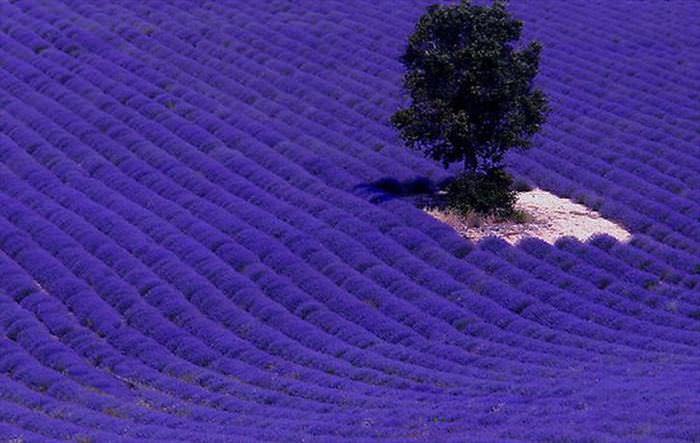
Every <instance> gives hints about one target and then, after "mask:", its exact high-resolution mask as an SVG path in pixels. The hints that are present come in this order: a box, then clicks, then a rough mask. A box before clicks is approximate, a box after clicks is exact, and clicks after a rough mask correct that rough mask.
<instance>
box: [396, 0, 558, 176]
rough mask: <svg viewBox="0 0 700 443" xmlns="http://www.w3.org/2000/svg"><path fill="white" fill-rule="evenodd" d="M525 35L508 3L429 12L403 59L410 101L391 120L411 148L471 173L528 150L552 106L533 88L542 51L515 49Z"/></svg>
mask: <svg viewBox="0 0 700 443" xmlns="http://www.w3.org/2000/svg"><path fill="white" fill-rule="evenodd" d="M521 29H522V22H520V21H518V20H515V19H513V18H512V17H511V16H510V15H509V14H508V12H507V11H506V4H505V2H503V1H496V2H495V3H494V4H493V6H491V7H484V6H474V5H472V4H471V3H470V2H469V1H467V0H463V1H462V2H461V3H460V4H459V5H453V6H439V5H433V6H430V7H429V8H428V11H427V13H426V14H425V15H423V17H421V19H420V21H419V22H418V25H417V27H416V30H415V32H414V34H413V35H412V36H411V37H410V39H409V42H408V47H407V48H406V52H405V53H404V55H403V56H402V59H401V60H402V62H403V63H404V65H405V66H406V68H407V73H406V75H405V77H404V87H405V88H406V90H407V91H408V92H409V93H410V95H411V99H412V103H411V104H410V106H409V107H407V108H405V109H401V110H399V111H398V112H396V113H395V114H394V115H393V116H392V119H391V120H392V123H393V124H394V126H396V127H397V129H398V130H399V131H400V133H401V136H402V138H403V139H404V141H405V142H406V144H407V145H408V146H410V147H412V148H414V149H419V150H422V151H423V152H425V153H426V155H428V156H430V157H431V158H433V159H435V160H437V161H440V162H442V163H443V165H444V166H447V165H449V164H450V163H453V162H457V161H463V162H464V169H465V170H467V171H469V172H471V173H476V172H478V171H479V170H483V171H485V170H488V169H491V168H495V167H498V166H499V165H500V163H501V162H502V160H503V156H504V155H505V153H506V152H507V150H508V149H510V148H527V147H529V146H530V139H531V137H532V135H534V134H535V132H537V130H539V128H540V126H541V125H542V123H543V122H544V119H545V114H546V111H547V101H546V98H545V96H544V94H543V93H542V91H540V90H537V89H534V87H533V84H532V83H533V79H534V77H535V75H536V74H537V70H538V64H539V56H540V52H541V49H542V48H541V46H540V44H539V43H537V42H532V43H530V44H529V45H527V46H525V47H524V48H522V49H520V50H516V48H515V47H514V43H516V42H517V41H518V40H519V38H520V33H521Z"/></svg>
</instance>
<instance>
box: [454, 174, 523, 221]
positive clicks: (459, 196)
mask: <svg viewBox="0 0 700 443" xmlns="http://www.w3.org/2000/svg"><path fill="white" fill-rule="evenodd" d="M512 185H513V179H512V178H511V177H510V175H508V174H507V173H506V172H505V171H503V169H500V168H495V169H490V170H488V171H487V172H485V173H480V174H477V173H473V172H463V173H461V174H460V175H458V176H457V177H456V178H455V179H454V180H453V181H452V182H450V184H449V185H448V186H447V206H448V207H449V208H450V209H452V210H453V211H455V212H457V213H458V214H460V215H464V216H466V215H467V214H469V213H472V212H477V213H480V214H487V215H494V216H496V217H501V218H509V217H513V216H514V215H518V214H517V212H516V211H515V210H514V206H515V202H516V200H517V195H516V192H515V191H514V190H513V188H512Z"/></svg>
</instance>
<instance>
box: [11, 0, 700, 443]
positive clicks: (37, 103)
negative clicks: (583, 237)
mask: <svg viewBox="0 0 700 443" xmlns="http://www.w3.org/2000/svg"><path fill="white" fill-rule="evenodd" d="M511 3H512V4H511V9H512V11H513V13H514V14H515V15H516V16H517V17H519V18H521V19H523V20H524V21H525V23H526V26H525V33H526V36H527V38H537V39H539V40H541V41H542V42H543V44H544V48H545V49H544V52H543V56H542V57H543V59H542V69H541V75H540V78H539V80H538V81H539V82H540V83H541V85H542V87H543V88H544V89H545V91H546V92H547V94H549V96H550V97H551V102H552V107H553V112H552V115H551V118H550V120H549V122H548V124H547V126H546V128H545V129H544V131H543V133H542V134H541V136H539V137H538V138H537V139H536V143H535V145H536V147H535V148H534V149H533V150H531V151H530V152H527V153H524V154H514V155H512V156H511V157H510V158H509V167H510V170H511V171H512V172H513V173H514V174H515V175H517V176H519V177H521V178H523V179H526V180H528V181H530V182H531V183H533V184H534V185H536V186H538V187H540V188H542V189H545V190H547V191H550V192H552V193H554V194H556V195H559V196H562V197H566V198H571V199H574V200H575V201H577V202H580V203H582V204H584V205H586V206H587V207H589V208H591V209H594V210H597V211H599V212H600V213H601V214H603V215H604V216H605V217H607V218H610V219H613V220H615V221H616V222H618V223H620V224H622V225H624V226H625V228H626V229H628V230H629V231H630V232H631V233H632V235H633V236H632V239H631V240H630V241H629V242H627V243H618V242H617V241H616V240H614V239H612V238H610V237H605V236H600V237H598V238H595V239H593V240H591V241H589V242H586V243H581V242H579V241H576V240H574V239H563V240H560V241H559V242H557V243H556V244H555V245H549V244H547V243H544V242H542V241H539V240H534V239H533V240H524V241H522V242H520V243H519V244H518V245H517V246H511V245H509V244H507V243H505V242H504V241H500V240H497V239H487V240H484V241H482V242H480V243H478V244H473V243H470V242H469V241H467V240H465V239H463V238H461V237H460V236H459V235H458V234H457V233H455V232H454V231H453V230H452V229H451V228H450V227H449V226H447V225H444V224H442V223H440V222H439V221H437V220H435V219H433V218H432V217H430V216H429V215H428V214H425V213H424V212H423V211H422V210H421V209H420V208H417V207H415V206H414V205H412V204H411V203H410V201H408V199H405V198H402V196H403V195H405V194H407V193H411V192H414V191H415V189H414V188H416V187H417V186H415V185H416V184H420V183H425V182H432V183H438V182H440V181H441V180H444V179H446V178H447V177H449V175H450V171H445V170H443V169H441V168H440V167H439V166H437V165H435V164H433V163H431V162H429V161H427V160H425V159H423V158H422V157H421V156H420V155H418V154H416V153H412V152H410V151H408V150H406V149H405V148H404V147H402V146H401V144H400V142H399V140H398V138H397V136H396V133H395V132H394V131H393V130H392V128H391V127H390V125H389V123H388V119H389V117H390V115H391V113H392V112H393V111H394V110H395V109H396V108H397V107H398V106H399V105H400V104H401V103H402V100H403V98H402V97H403V94H402V91H401V90H400V88H399V85H400V80H401V75H402V70H401V65H400V64H399V62H398V61H397V57H398V56H399V54H400V53H401V52H402V51H403V47H404V46H403V45H404V44H405V40H406V38H407V36H408V35H409V33H410V32H411V31H412V27H413V24H414V23H415V21H416V19H417V18H418V17H419V16H420V14H421V13H422V12H423V10H424V7H425V6H426V5H427V4H428V2H424V1H418V2H416V1H411V2H399V1H385V0H372V1H368V0H324V1H312V0H299V1H282V0H271V1H264V2H263V1H261V2H252V1H243V0H240V1H222V2H218V1H209V2H200V1H186V0H182V1H177V2H171V1H160V0H153V1H147V2H144V1H141V0H120V1H115V2H107V1H97V0H62V1H59V0H50V1H32V0H18V1H1V2H0V441H6V440H11V441H61V440H73V441H76V440H78V441H95V442H98V441H100V442H101V441H137V440H158V441H168V442H172V441H201V442H217V441H238V440H242V441H253V440H268V441H277V440H286V441H316V440H319V441H344V440H348V441H355V440H364V439H367V440H370V439H387V440H391V441H396V440H399V441H403V440H408V439H412V438H413V439H421V440H425V441H448V440H451V439H454V440H455V441H479V440H484V441H508V440H537V441H542V440H552V441H562V440H566V439H571V440H576V441H578V440H579V439H581V440H583V439H588V440H593V441H608V440H620V441H636V440H671V441H693V440H695V441H697V440H699V439H700V395H699V394H700V346H699V345H700V105H699V104H698V103H700V96H699V94H700V92H698V91H700V52H698V51H697V48H698V47H700V20H698V13H697V8H698V4H697V2H695V1H680V0H678V1H671V2H664V3H662V2H653V1H647V2H637V1H634V2H633V1H615V2H612V1H603V0H598V1H573V2H568V1H567V2H554V1H546V0H543V1H513V2H511ZM418 179H420V180H418ZM411 184H413V185H414V186H411Z"/></svg>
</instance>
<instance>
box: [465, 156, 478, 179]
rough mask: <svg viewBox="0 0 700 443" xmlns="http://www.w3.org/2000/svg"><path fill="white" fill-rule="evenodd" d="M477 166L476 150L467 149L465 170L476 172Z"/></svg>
mask: <svg viewBox="0 0 700 443" xmlns="http://www.w3.org/2000/svg"><path fill="white" fill-rule="evenodd" d="M476 166H477V160H476V152H475V151H474V150H467V151H466V152H465V153H464V172H469V173H471V174H474V173H476Z"/></svg>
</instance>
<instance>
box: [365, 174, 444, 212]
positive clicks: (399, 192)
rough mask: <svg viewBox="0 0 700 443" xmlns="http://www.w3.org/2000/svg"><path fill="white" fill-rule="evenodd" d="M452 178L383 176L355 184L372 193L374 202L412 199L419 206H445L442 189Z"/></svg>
mask: <svg viewBox="0 0 700 443" xmlns="http://www.w3.org/2000/svg"><path fill="white" fill-rule="evenodd" d="M449 182H450V179H445V180H441V181H439V182H436V181H433V180H431V179H429V178H427V177H414V178H412V179H410V180H404V181H400V180H397V179H395V178H392V177H383V178H381V179H379V180H375V181H373V182H370V183H364V184H360V185H357V186H355V191H356V192H359V193H369V194H372V197H371V199H370V200H371V201H372V202H373V203H382V202H385V201H389V200H394V199H401V200H405V201H411V202H412V203H413V204H414V205H416V206H417V207H421V208H422V207H441V208H442V207H444V206H445V204H446V201H445V194H444V191H442V190H443V189H444V188H445V186H446V185H447V184H448V183H449Z"/></svg>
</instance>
